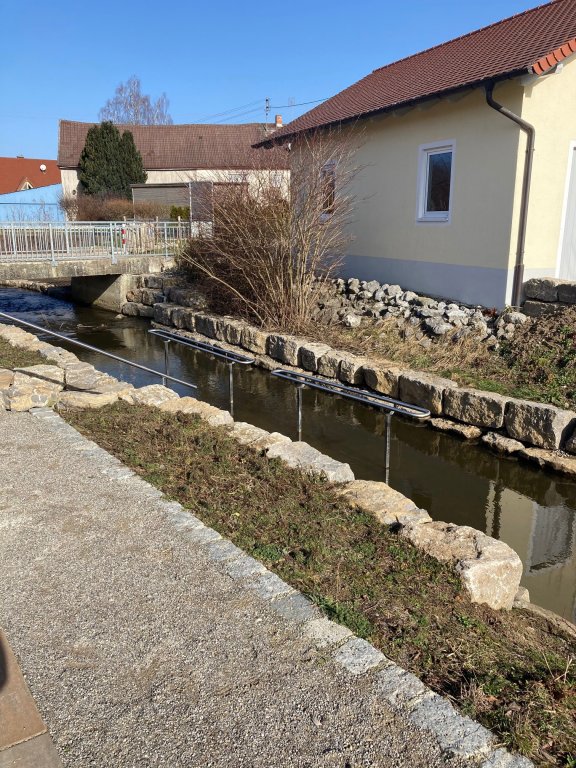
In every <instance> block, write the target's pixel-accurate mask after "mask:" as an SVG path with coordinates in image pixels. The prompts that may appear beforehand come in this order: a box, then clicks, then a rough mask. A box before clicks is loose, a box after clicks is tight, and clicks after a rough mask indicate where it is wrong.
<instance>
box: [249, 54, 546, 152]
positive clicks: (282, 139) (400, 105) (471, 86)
mask: <svg viewBox="0 0 576 768" xmlns="http://www.w3.org/2000/svg"><path fill="white" fill-rule="evenodd" d="M527 73H533V68H532V67H523V68H522V69H517V70H513V71H511V72H506V73H504V74H502V75H498V76H495V77H487V78H483V79H482V80H476V81H474V82H472V83H466V85H459V86H457V87H456V88H448V89H446V90H444V91H436V92H435V93H430V94H427V95H426V96H422V97H420V98H417V99H408V100H406V101H399V102H396V103H395V104H391V105H390V106H388V107H381V108H379V109H374V110H371V111H370V112H363V113H362V114H357V115H352V116H351V117H346V118H343V119H341V120H333V121H331V122H329V123H322V124H320V125H314V126H311V127H310V128H302V129H301V130H298V131H293V132H292V133H285V134H283V135H282V136H277V137H276V138H274V137H271V138H270V139H267V140H266V141H261V142H258V144H253V145H252V146H253V147H254V148H255V149H259V148H264V149H272V147H274V146H275V145H276V146H277V145H282V144H285V143H286V142H288V141H291V140H293V139H294V138H296V137H297V136H301V135H302V134H305V133H314V132H315V131H321V130H325V129H326V128H334V127H336V126H342V125H350V124H351V123H356V122H358V121H359V120H368V119H370V118H372V117H377V116H379V115H385V114H388V113H390V112H395V111H396V110H398V109H405V108H406V107H414V106H416V105H418V104H423V103H424V102H426V101H432V100H434V99H439V98H445V97H447V96H452V95H454V94H456V93H462V92H463V91H472V90H475V89H476V88H482V87H483V86H485V85H487V84H488V83H497V82H502V81H504V80H511V79H513V78H515V77H520V76H521V75H525V74H527Z"/></svg>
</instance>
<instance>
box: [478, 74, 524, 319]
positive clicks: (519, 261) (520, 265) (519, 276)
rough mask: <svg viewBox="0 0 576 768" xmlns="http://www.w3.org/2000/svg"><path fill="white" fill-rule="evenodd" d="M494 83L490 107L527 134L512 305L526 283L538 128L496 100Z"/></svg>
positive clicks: (489, 89) (489, 87) (490, 86)
mask: <svg viewBox="0 0 576 768" xmlns="http://www.w3.org/2000/svg"><path fill="white" fill-rule="evenodd" d="M494 85H495V84H494V83H493V82H492V83H488V85H486V86H485V91H486V102H487V104H488V106H489V107H492V109H495V110H496V111H497V112H500V114H501V115H504V117H507V118H508V119H509V120H512V121H513V122H514V123H516V125H519V126H520V128H521V130H523V131H524V133H525V134H526V159H525V160H524V178H523V181H522V199H521V201H520V219H519V222H518V243H517V247H516V264H515V265H514V279H513V282H512V306H514V307H518V306H520V302H521V300H522V284H523V283H524V252H525V247H526V226H527V223H528V202H529V198H530V180H531V177H532V164H533V159H534V142H535V138H536V129H535V128H534V126H533V125H531V123H528V122H526V120H523V119H522V118H521V117H519V116H518V115H516V114H515V113H514V112H512V111H511V110H509V109H507V108H506V107H504V106H502V104H499V103H498V102H497V101H494V98H493V93H494Z"/></svg>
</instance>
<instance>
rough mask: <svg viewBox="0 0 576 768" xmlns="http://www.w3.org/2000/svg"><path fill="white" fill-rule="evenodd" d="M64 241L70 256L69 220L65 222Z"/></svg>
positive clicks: (67, 253) (67, 254)
mask: <svg viewBox="0 0 576 768" xmlns="http://www.w3.org/2000/svg"><path fill="white" fill-rule="evenodd" d="M64 242H65V243H66V256H70V237H69V235H68V222H67V221H65V222H64Z"/></svg>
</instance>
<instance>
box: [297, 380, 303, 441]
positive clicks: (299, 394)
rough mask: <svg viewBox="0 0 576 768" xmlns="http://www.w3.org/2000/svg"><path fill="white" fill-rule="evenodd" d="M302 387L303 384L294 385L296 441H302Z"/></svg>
mask: <svg viewBox="0 0 576 768" xmlns="http://www.w3.org/2000/svg"><path fill="white" fill-rule="evenodd" d="M303 389H304V384H297V385H296V406H297V410H298V415H297V420H298V422H297V423H298V441H299V442H302V390H303Z"/></svg>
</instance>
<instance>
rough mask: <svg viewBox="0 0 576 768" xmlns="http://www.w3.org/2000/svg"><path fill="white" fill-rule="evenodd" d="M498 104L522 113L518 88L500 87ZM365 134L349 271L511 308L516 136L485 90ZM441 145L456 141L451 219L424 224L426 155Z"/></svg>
mask: <svg viewBox="0 0 576 768" xmlns="http://www.w3.org/2000/svg"><path fill="white" fill-rule="evenodd" d="M498 97H499V98H501V99H502V101H505V103H506V105H507V106H509V107H510V108H511V109H512V110H514V111H520V110H521V109H522V98H523V89H522V88H521V86H520V85H519V84H518V83H517V82H507V83H505V84H503V85H501V86H500V87H499V88H498ZM363 126H364V129H363V136H362V138H361V147H360V149H359V151H358V154H357V157H356V162H357V163H358V165H359V166H360V167H361V168H362V170H361V171H360V172H359V173H358V175H357V176H356V178H355V181H354V183H353V190H352V192H353V194H354V196H355V197H356V199H357V204H356V211H355V216H354V223H353V225H352V235H353V242H352V243H351V246H350V254H351V258H350V259H349V263H350V264H352V265H354V266H356V267H360V266H361V265H364V267H365V269H366V270H367V272H366V273H365V274H362V275H360V276H361V277H366V278H369V277H371V276H374V277H376V278H377V279H386V273H387V272H388V273H390V274H391V275H393V277H392V279H393V280H394V281H397V280H398V282H400V283H401V285H403V286H404V287H407V288H412V289H414V290H420V291H424V292H430V293H436V294H439V293H443V294H444V295H447V296H454V297H457V298H462V299H463V300H472V301H476V300H477V301H482V303H485V304H494V305H500V306H501V305H503V303H504V293H503V291H504V289H505V288H506V287H507V288H508V293H509V289H510V285H509V284H510V282H511V276H510V274H509V270H510V266H511V265H513V260H514V253H515V249H516V236H515V229H514V227H515V220H516V219H517V210H516V208H517V205H516V191H515V190H516V187H517V176H518V173H519V172H520V173H521V169H520V171H519V169H518V158H519V153H518V148H519V131H518V129H517V128H516V127H515V126H514V125H513V124H512V123H510V121H508V120H506V119H504V118H503V117H502V116H501V115H499V114H497V113H496V112H495V111H494V110H492V109H490V108H489V107H488V105H487V104H486V101H485V96H484V91H483V90H482V89H478V90H474V91H470V92H468V93H467V94H466V95H464V96H463V97H462V98H460V99H458V100H453V101H451V100H449V99H442V100H439V101H437V102H436V103H435V104H434V105H432V106H429V105H423V106H422V107H421V108H414V109H412V110H410V111H409V112H407V113H401V114H400V115H398V116H393V115H389V116H382V117H378V118H374V119H372V120H369V121H363ZM440 141H454V142H455V154H454V158H453V190H452V206H451V207H452V212H451V220H450V222H449V223H444V222H426V223H421V222H418V221H417V196H418V170H419V148H420V146H421V145H423V144H429V143H432V142H440ZM379 266H380V269H379ZM370 270H372V275H370V274H368V272H369V271H370ZM399 275H400V276H404V279H403V280H402V281H401V280H400V279H399V277H398V276H399ZM484 283H485V285H484ZM498 285H500V286H504V288H503V289H502V290H500V294H501V295H498V296H496V294H495V290H496V289H495V286H498ZM439 287H444V290H443V291H440V290H439ZM484 288H485V290H484ZM462 291H464V294H466V291H467V292H468V293H467V295H463V293H462Z"/></svg>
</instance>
